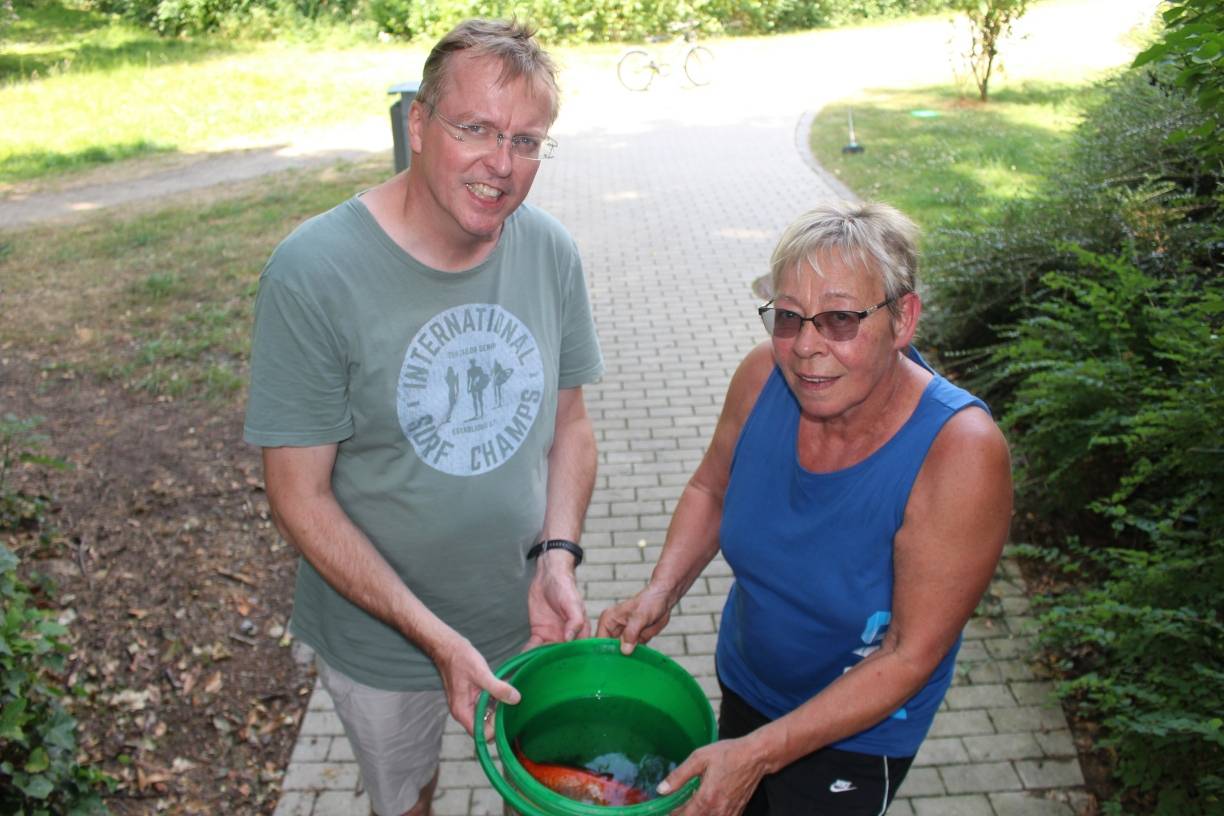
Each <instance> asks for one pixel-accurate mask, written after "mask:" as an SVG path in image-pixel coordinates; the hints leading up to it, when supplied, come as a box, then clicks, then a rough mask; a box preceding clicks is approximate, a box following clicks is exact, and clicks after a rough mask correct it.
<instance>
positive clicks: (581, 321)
mask: <svg viewBox="0 0 1224 816" xmlns="http://www.w3.org/2000/svg"><path fill="white" fill-rule="evenodd" d="M557 97H558V94H557V86H556V70H555V67H554V65H553V62H552V61H551V59H550V58H549V57H548V55H547V54H545V53H544V52H543V51H542V50H541V49H540V48H539V46H538V45H537V44H536V42H535V40H534V38H533V36H532V32H531V31H530V30H529V29H527V28H525V27H523V26H521V25H519V24H516V23H507V22H501V21H485V20H470V21H467V22H465V23H462V24H460V25H459V26H458V27H457V28H456V29H455V30H454V31H452V32H451V33H450V34H448V35H446V36H445V37H444V38H443V39H442V40H441V41H439V43H438V44H437V45H436V46H435V47H434V49H433V51H432V52H431V54H430V56H429V58H428V59H427V61H426V63H425V68H424V71H423V76H422V82H421V88H420V92H419V94H418V95H417V97H416V100H415V101H414V102H413V104H412V106H411V108H410V109H409V112H408V136H409V139H410V144H411V147H412V151H413V157H412V162H411V165H410V168H409V169H408V170H407V171H405V172H404V173H401V174H399V175H397V176H395V177H393V178H392V179H390V180H389V181H387V182H385V183H383V184H381V185H379V186H377V187H375V188H373V189H371V190H368V191H366V192H365V193H362V194H361V195H359V196H357V197H355V198H353V199H351V200H349V201H347V202H345V203H344V204H341V205H340V206H338V207H336V208H335V209H333V210H331V211H329V212H327V213H324V214H323V215H320V216H317V217H315V218H313V219H311V220H309V221H307V222H306V223H305V224H303V225H302V226H301V227H299V228H298V229H297V230H296V231H295V232H294V233H293V234H292V235H291V236H290V237H289V238H287V239H286V240H285V241H284V242H283V243H282V244H281V245H280V246H279V247H278V248H277V250H276V251H275V253H273V255H272V258H271V259H270V260H269V262H268V265H267V267H266V268H265V270H264V272H263V275H262V277H261V280H260V291H259V296H258V299H257V303H256V312H255V330H254V340H253V345H252V361H251V391H250V403H249V405H248V408H247V419H246V427H245V438H246V439H247V441H248V442H251V443H253V444H256V445H260V446H262V447H263V460H264V471H265V479H266V482H267V488H268V498H269V502H270V504H271V507H272V514H273V518H274V519H275V521H276V525H277V528H278V529H279V530H280V531H281V533H282V535H284V537H285V538H286V539H287V540H288V541H290V542H291V543H292V544H293V545H294V546H295V547H297V549H298V550H299V551H300V552H301V554H302V556H303V559H302V562H301V565H300V568H299V572H298V581H297V588H296V593H295V597H294V612H293V621H292V627H293V632H294V634H295V635H296V636H297V637H298V638H299V639H300V640H302V641H303V642H305V643H306V644H308V645H309V646H310V647H312V648H313V649H314V650H315V652H316V654H317V657H318V666H319V671H320V675H321V677H322V678H323V682H324V684H325V685H326V687H327V688H328V690H329V691H330V693H331V695H332V697H333V698H334V700H335V703H336V710H337V713H338V714H339V715H340V718H341V720H342V721H343V723H344V727H345V731H346V733H347V734H348V736H349V740H350V742H351V743H352V745H353V749H354V752H355V753H356V755H357V760H358V763H359V764H360V766H361V771H362V777H363V781H364V783H365V787H366V790H367V791H368V792H369V794H370V797H371V804H372V807H373V810H374V812H375V813H377V814H379V816H399V814H402V813H407V814H413V816H415V815H416V814H428V813H429V812H430V799H431V797H432V793H433V790H434V786H435V785H436V783H437V767H438V754H439V751H440V747H441V734H442V729H443V726H444V724H445V719H446V713H447V710H448V708H449V711H450V713H452V714H453V715H454V716H455V718H456V719H457V720H458V721H459V722H460V723H461V724H462V725H463V727H464V728H465V729H467V731H468V732H469V733H471V732H473V729H474V728H475V727H478V724H474V723H473V722H472V718H473V712H474V707H475V701H476V698H477V697H478V696H479V694H480V692H481V690H483V689H487V690H488V691H489V693H490V694H491V696H492V697H493V698H495V699H496V700H499V701H501V702H504V703H509V704H513V703H516V702H517V701H518V699H519V695H518V692H517V691H516V690H515V689H514V688H513V687H511V686H510V685H509V684H507V683H504V682H502V681H499V680H497V679H496V678H495V677H494V675H493V674H492V672H491V670H490V665H496V664H498V663H500V662H501V661H503V660H505V659H506V658H507V657H509V656H510V655H512V654H514V653H515V652H517V651H519V650H520V649H522V648H524V645H526V646H527V647H530V646H534V645H537V644H539V643H543V642H553V641H563V640H570V639H573V638H575V637H577V636H585V635H587V634H588V633H589V624H588V623H587V620H586V614H585V610H584V607H583V603H582V598H581V596H580V593H579V590H578V586H577V581H576V578H575V568H576V566H577V563H578V562H579V561H580V560H581V557H582V551H581V549H580V548H579V547H578V545H577V544H576V543H575V542H577V541H578V538H579V534H580V532H581V528H582V522H583V518H584V516H585V514H586V509H587V505H588V503H589V501H590V497H591V490H592V488H593V485H594V478H595V438H594V433H593V431H592V427H591V422H590V419H589V417H588V416H587V413H586V408H585V405H584V403H583V397H582V386H583V385H584V384H586V383H590V382H592V381H594V380H595V379H596V378H597V377H598V376H599V375H600V374H601V373H602V369H603V364H602V358H601V356H600V350H599V344H598V340H597V338H596V334H595V328H594V325H593V323H592V320H591V314H590V306H589V303H588V299H587V291H586V284H585V281H584V280H583V274H582V266H581V263H580V261H579V258H578V253H577V249H576V247H575V246H574V243H573V240H572V239H571V238H570V237H569V235H568V234H567V233H566V232H565V230H564V229H563V228H562V227H561V226H560V225H559V224H558V223H557V222H556V221H555V220H553V219H552V218H551V217H550V216H548V215H547V214H545V213H544V212H542V211H540V210H538V209H536V208H534V207H532V206H530V205H525V204H523V199H524V198H525V197H526V195H527V193H528V191H529V190H530V189H531V184H532V182H533V180H534V179H535V175H536V172H537V171H538V170H539V168H540V165H541V160H542V159H544V158H547V157H548V156H550V155H551V152H552V149H553V148H554V147H555V143H554V142H553V141H552V140H551V139H550V138H549V137H548V129H549V127H550V126H551V125H552V124H553V122H554V120H555V119H556V115H557ZM495 365H498V366H501V367H502V368H504V369H506V370H507V371H510V372H511V373H510V376H509V377H508V378H507V380H506V382H505V384H504V394H505V400H504V402H503V403H502V404H499V405H490V404H488V403H486V404H485V406H484V410H483V411H477V412H473V415H471V416H470V418H469V414H468V412H467V411H465V410H463V408H462V407H460V409H459V410H457V411H455V410H453V409H454V405H453V402H454V399H455V393H454V392H455V390H456V389H455V385H456V383H455V380H456V379H457V378H456V376H455V372H456V371H457V370H461V369H462V370H470V369H471V368H473V367H475V368H478V369H479V370H481V371H482V372H483V371H490V370H493V368H494V366H495ZM471 387H472V385H471V384H470V382H469V388H471ZM452 413H453V416H452V415H451V414H452ZM448 420H449V421H448Z"/></svg>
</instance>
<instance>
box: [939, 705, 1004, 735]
mask: <svg viewBox="0 0 1224 816" xmlns="http://www.w3.org/2000/svg"><path fill="white" fill-rule="evenodd" d="M993 733H995V727H994V724H993V723H992V722H991V721H990V717H989V715H987V713H986V712H985V711H982V710H981V709H970V710H968V711H941V712H939V713H938V714H936V715H935V722H933V723H931V730H930V732H929V734H928V736H929V737H963V736H968V735H970V734H993Z"/></svg>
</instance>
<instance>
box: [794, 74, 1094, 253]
mask: <svg viewBox="0 0 1224 816" xmlns="http://www.w3.org/2000/svg"><path fill="white" fill-rule="evenodd" d="M1091 93H1093V91H1091V90H1090V89H1089V88H1088V87H1086V86H1084V85H1081V84H1074V85H1073V84H1065V85H1064V84H1056V83H1052V82H1030V83H1024V84H1021V85H1018V86H1016V87H1011V88H1008V89H1005V90H1003V91H1000V92H999V93H997V94H996V95H992V96H991V98H990V101H989V102H988V103H985V104H982V103H980V102H978V101H977V100H976V98H974V99H969V98H966V97H963V96H962V95H961V94H959V93H957V92H955V91H954V90H953V89H952V88H951V87H936V88H915V89H902V90H874V91H869V92H866V93H864V94H862V95H861V96H857V97H854V98H850V99H844V100H841V101H839V102H838V103H836V104H834V105H830V106H828V107H826V108H824V109H823V110H821V111H820V113H819V114H818V115H817V117H816V118H815V121H814V122H813V124H812V131H811V146H812V151H813V153H814V155H815V156H816V158H817V160H818V161H819V162H820V163H821V165H823V166H824V167H825V168H826V169H827V170H828V171H829V172H831V173H833V174H835V175H836V176H837V177H838V178H839V179H840V180H841V181H842V182H843V183H844V184H846V185H847V186H848V187H850V189H852V190H854V191H855V192H856V193H857V194H858V195H859V196H861V197H862V198H864V199H878V200H882V201H887V202H889V203H891V204H893V205H895V206H897V207H898V208H900V209H901V210H903V211H904V212H906V213H907V214H908V215H910V217H912V218H913V219H914V220H915V221H916V222H917V223H918V224H919V225H920V226H921V227H922V228H923V229H924V231H927V232H928V233H929V231H930V230H933V229H938V228H941V227H951V226H955V225H961V224H966V223H971V222H977V221H989V220H990V219H991V218H992V216H993V215H994V214H995V213H996V212H997V210H998V208H999V207H1000V206H1001V205H1002V204H1004V203H1005V202H1006V201H1008V200H1010V199H1014V198H1020V197H1025V196H1029V195H1032V194H1033V193H1035V192H1036V190H1037V189H1038V187H1039V186H1040V185H1041V183H1042V179H1043V178H1044V177H1045V176H1046V175H1047V174H1048V173H1049V172H1050V170H1051V169H1052V167H1053V162H1054V161H1055V160H1056V159H1057V158H1058V157H1059V155H1060V154H1061V153H1062V152H1063V150H1065V149H1066V147H1067V146H1068V144H1069V140H1070V138H1071V131H1072V129H1073V128H1074V126H1075V125H1076V123H1077V122H1078V121H1079V119H1080V111H1081V110H1082V106H1083V105H1084V103H1085V102H1086V101H1087V99H1088V96H1089V94H1091ZM849 114H852V115H853V119H854V129H855V136H856V141H857V143H858V144H859V145H861V146H862V147H863V148H864V151H863V152H861V153H845V152H843V151H842V148H843V147H844V146H846V145H847V143H848V141H849V138H848V129H847V125H848V120H849Z"/></svg>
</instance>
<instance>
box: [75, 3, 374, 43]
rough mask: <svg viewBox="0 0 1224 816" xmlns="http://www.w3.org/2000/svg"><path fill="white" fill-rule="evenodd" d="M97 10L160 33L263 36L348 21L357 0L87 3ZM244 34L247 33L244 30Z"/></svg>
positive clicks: (353, 11)
mask: <svg viewBox="0 0 1224 816" xmlns="http://www.w3.org/2000/svg"><path fill="white" fill-rule="evenodd" d="M87 2H89V3H90V6H91V7H92V8H94V9H97V10H98V11H105V12H108V13H111V14H118V15H121V16H123V17H125V18H127V19H129V20H132V21H133V22H136V23H139V24H140V25H143V26H148V27H149V28H152V29H154V30H156V31H158V32H160V33H162V34H167V35H178V34H201V33H206V32H210V31H218V30H221V29H226V30H230V31H235V32H241V31H244V30H248V26H247V25H246V24H248V23H250V22H252V21H253V22H255V23H257V24H259V25H263V26H266V25H267V23H268V22H269V21H276V22H278V23H279V24H280V25H279V27H269V28H268V29H267V30H266V31H264V33H266V34H276V33H277V32H278V31H283V30H284V29H286V28H289V29H291V28H294V27H296V26H301V25H307V24H308V23H309V22H311V21H315V20H320V19H329V18H330V19H344V20H349V19H352V17H353V16H354V14H355V13H356V12H357V11H358V2H359V0H87ZM248 33H251V32H249V31H248Z"/></svg>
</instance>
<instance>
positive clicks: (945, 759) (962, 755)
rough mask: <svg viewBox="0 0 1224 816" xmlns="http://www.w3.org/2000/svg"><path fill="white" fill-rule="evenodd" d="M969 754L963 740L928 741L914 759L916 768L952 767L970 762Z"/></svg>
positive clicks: (942, 739) (949, 738)
mask: <svg viewBox="0 0 1224 816" xmlns="http://www.w3.org/2000/svg"><path fill="white" fill-rule="evenodd" d="M968 761H969V753H968V752H967V751H966V750H965V746H964V744H962V742H961V740H960V739H958V738H955V737H948V738H938V739H928V740H926V741H924V742H923V743H922V746H921V747H919V749H918V754H917V756H915V757H914V765H913V767H915V768H921V767H923V766H926V765H952V764H955V763H960V762H968Z"/></svg>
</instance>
